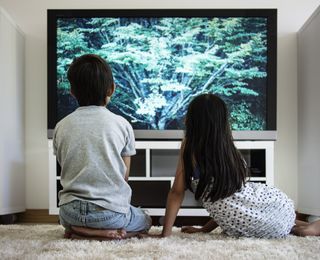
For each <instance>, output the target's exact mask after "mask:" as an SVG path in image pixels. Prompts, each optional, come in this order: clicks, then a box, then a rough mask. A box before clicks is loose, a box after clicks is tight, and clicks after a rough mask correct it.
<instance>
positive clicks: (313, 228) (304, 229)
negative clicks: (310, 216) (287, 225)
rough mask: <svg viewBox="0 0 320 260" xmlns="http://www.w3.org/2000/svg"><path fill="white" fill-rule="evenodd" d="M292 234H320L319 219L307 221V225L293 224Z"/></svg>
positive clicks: (303, 235)
mask: <svg viewBox="0 0 320 260" xmlns="http://www.w3.org/2000/svg"><path fill="white" fill-rule="evenodd" d="M292 232H293V234H295V235H297V236H302V237H305V236H320V220H317V221H314V222H312V223H309V224H308V225H301V226H298V225H297V226H294V227H293V229H292Z"/></svg>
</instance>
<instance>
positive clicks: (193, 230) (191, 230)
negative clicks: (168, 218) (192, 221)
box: [181, 226, 203, 234]
mask: <svg viewBox="0 0 320 260" xmlns="http://www.w3.org/2000/svg"><path fill="white" fill-rule="evenodd" d="M181 232H184V233H189V234H192V233H198V232H203V230H202V228H197V227H192V226H185V227H182V228H181Z"/></svg>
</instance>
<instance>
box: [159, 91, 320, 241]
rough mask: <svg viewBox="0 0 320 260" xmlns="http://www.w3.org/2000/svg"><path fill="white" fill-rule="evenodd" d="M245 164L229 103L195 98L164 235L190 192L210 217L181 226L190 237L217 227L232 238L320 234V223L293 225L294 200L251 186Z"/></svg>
mask: <svg viewBox="0 0 320 260" xmlns="http://www.w3.org/2000/svg"><path fill="white" fill-rule="evenodd" d="M247 176H248V172H247V168H246V164H245V162H244V160H243V158H242V156H241V154H240V152H239V151H238V150H237V149H236V147H235V146H234V143H233V139H232V134H231V130H230V126H229V123H228V111H227V107H226V105H225V103H224V102H223V101H222V100H221V99H220V98H219V97H217V96H215V95H213V94H203V95H200V96H198V97H196V98H195V99H194V100H193V101H192V102H191V103H190V105H189V108H188V111H187V116H186V131H185V138H184V140H183V143H182V147H181V153H180V159H179V163H178V167H177V172H176V177H175V181H174V184H173V187H172V189H171V191H170V192H169V194H168V200H167V207H166V214H165V219H164V227H163V231H162V234H161V236H163V237H165V236H169V235H170V234H171V230H172V226H173V224H174V221H175V218H176V216H177V213H178V210H179V208H180V206H181V203H182V201H183V197H184V191H185V189H186V188H188V189H190V190H191V191H192V192H193V193H194V195H195V199H196V200H200V201H201V202H202V205H203V207H204V208H205V209H206V210H207V211H208V212H209V214H210V216H211V217H212V219H211V220H210V221H209V222H208V223H207V224H206V225H204V226H203V227H201V228H196V227H190V226H188V227H183V228H182V231H183V232H186V233H194V232H210V231H212V230H213V229H215V228H216V227H218V226H220V228H221V229H222V230H223V231H224V233H226V234H227V235H229V236H235V237H239V236H245V237H257V238H282V237H286V236H287V235H288V234H289V233H290V232H291V231H292V232H293V233H294V234H296V235H301V236H307V235H320V221H316V222H314V223H311V224H309V223H307V222H302V221H295V217H296V215H295V211H294V205H293V202H292V201H291V200H290V199H289V198H288V197H287V196H286V195H285V194H284V193H283V192H281V191H280V190H278V189H276V188H273V187H270V186H267V185H265V184H261V183H253V182H247V181H246V179H247Z"/></svg>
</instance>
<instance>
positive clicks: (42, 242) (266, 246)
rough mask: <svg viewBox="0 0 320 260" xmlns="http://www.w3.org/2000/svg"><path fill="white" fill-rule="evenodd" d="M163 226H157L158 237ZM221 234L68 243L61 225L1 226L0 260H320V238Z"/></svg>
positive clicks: (154, 231) (178, 232) (71, 241)
mask: <svg viewBox="0 0 320 260" xmlns="http://www.w3.org/2000/svg"><path fill="white" fill-rule="evenodd" d="M160 231H161V227H152V229H151V233H159V232H160ZM220 231H221V230H219V229H218V230H216V231H214V232H211V233H209V234H184V233H181V232H180V229H179V228H174V230H173V235H172V236H171V237H168V238H161V239H160V238H145V239H137V238H131V239H127V240H120V241H103V242H99V241H88V240H69V239H64V238H63V233H64V229H63V228H62V226H59V225H0V259H1V260H4V259H148V260H149V259H193V260H195V259H219V260H220V259H237V260H238V259H255V260H256V259H272V260H278V259H290V260H294V259H320V237H305V238H302V237H295V236H289V237H288V238H286V239H273V240H267V239H253V238H240V239H236V238H230V237H227V236H225V235H224V234H221V232H220Z"/></svg>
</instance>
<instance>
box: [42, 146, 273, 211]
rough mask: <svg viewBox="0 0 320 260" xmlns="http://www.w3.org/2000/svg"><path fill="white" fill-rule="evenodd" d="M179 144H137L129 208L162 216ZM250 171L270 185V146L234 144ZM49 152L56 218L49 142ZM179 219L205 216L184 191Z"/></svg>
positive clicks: (56, 186) (56, 175) (55, 175)
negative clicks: (137, 208) (130, 206)
mask: <svg viewBox="0 0 320 260" xmlns="http://www.w3.org/2000/svg"><path fill="white" fill-rule="evenodd" d="M180 145H181V142H180V141H150V142H149V141H137V142H136V150H137V154H136V155H135V156H133V157H132V160H131V170H130V177H129V185H130V186H131V188H132V201H131V203H132V205H134V206H139V207H142V208H144V209H145V210H146V211H147V213H148V214H149V215H152V216H163V215H164V213H165V205H166V199H167V194H168V192H169V190H170V188H171V186H172V184H173V181H174V176H175V170H176V165H177V162H178V157H179V149H180ZM235 145H236V147H237V148H238V149H239V150H240V151H241V153H242V154H243V157H244V159H245V160H246V162H247V165H248V167H249V168H250V170H251V177H250V181H254V182H263V183H267V184H269V185H273V180H274V178H273V176H274V174H273V165H274V142H273V141H236V142H235ZM48 148H49V175H50V176H49V194H50V195H49V200H50V201H49V207H50V208H49V213H50V214H58V213H59V208H58V206H57V205H58V196H57V194H58V191H59V190H60V189H61V188H62V187H61V185H60V169H59V168H60V167H59V165H58V164H57V162H56V158H55V156H54V155H53V147H52V140H48ZM178 215H179V216H208V213H207V211H206V210H205V209H203V208H202V207H201V205H200V204H199V203H198V202H197V201H195V200H194V198H193V194H192V193H191V192H190V191H186V194H185V199H184V201H183V203H182V208H181V209H180V210H179V213H178Z"/></svg>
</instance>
